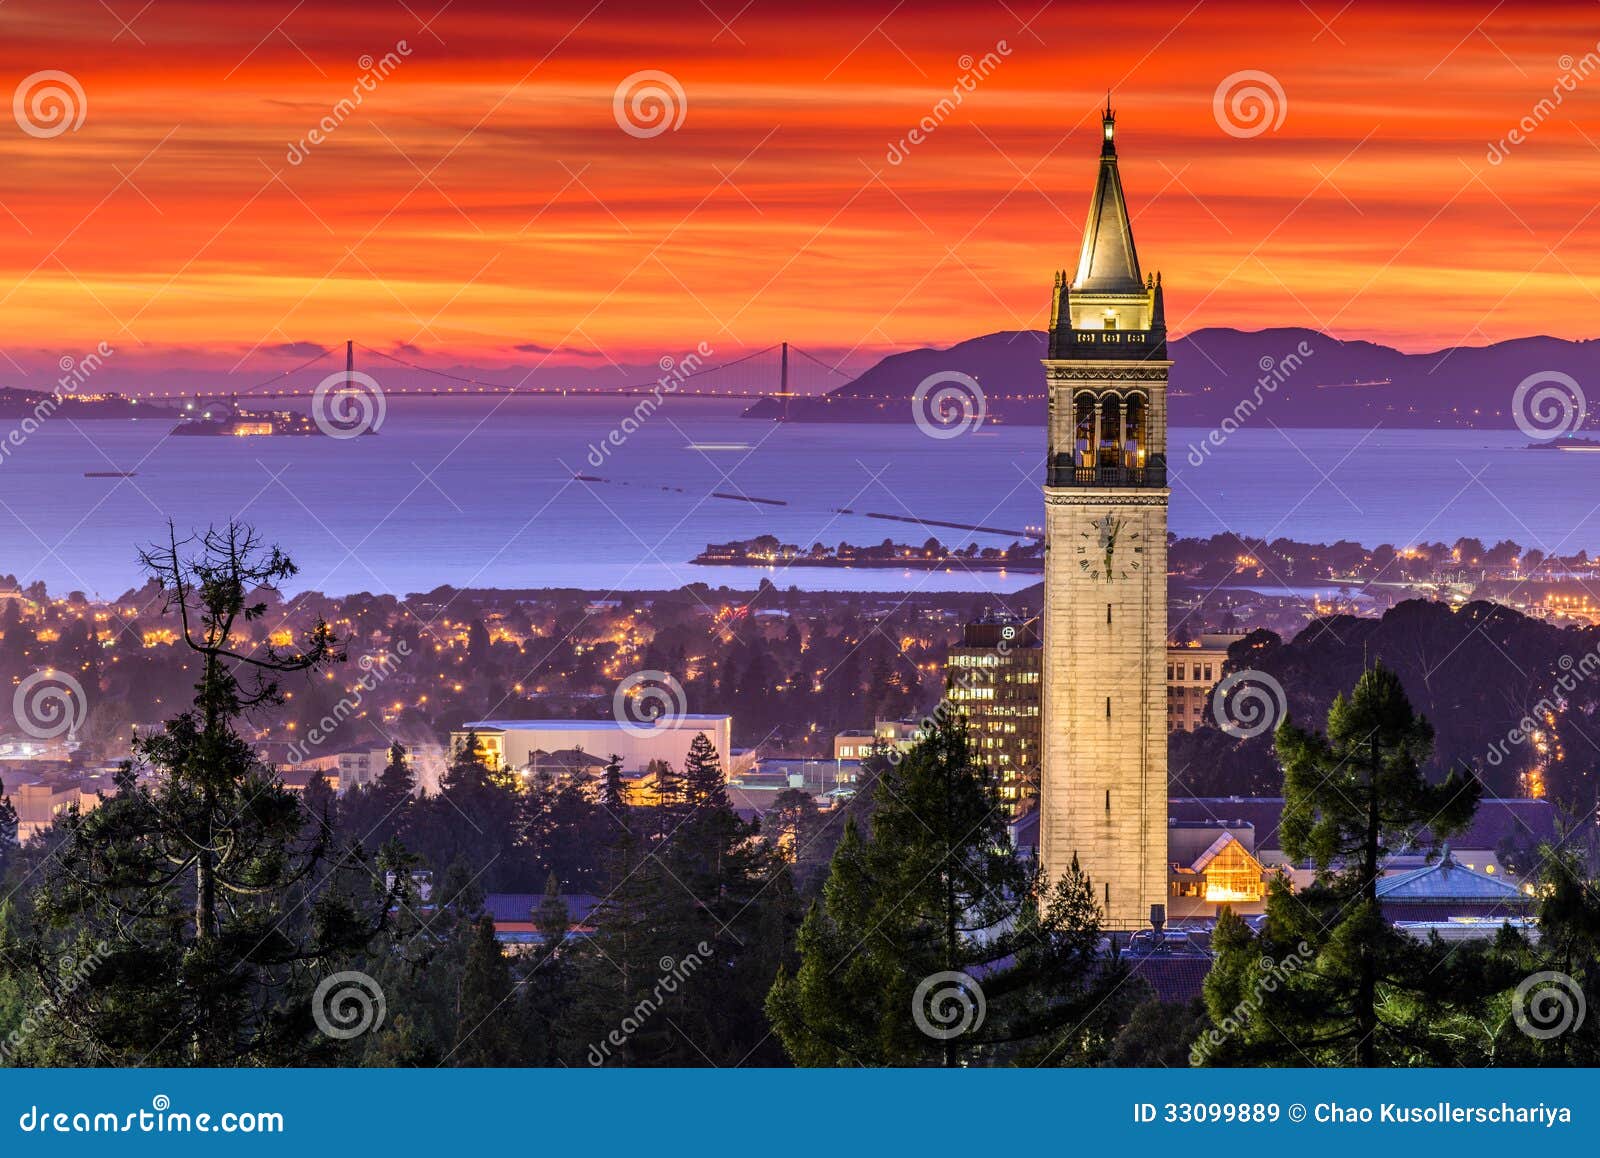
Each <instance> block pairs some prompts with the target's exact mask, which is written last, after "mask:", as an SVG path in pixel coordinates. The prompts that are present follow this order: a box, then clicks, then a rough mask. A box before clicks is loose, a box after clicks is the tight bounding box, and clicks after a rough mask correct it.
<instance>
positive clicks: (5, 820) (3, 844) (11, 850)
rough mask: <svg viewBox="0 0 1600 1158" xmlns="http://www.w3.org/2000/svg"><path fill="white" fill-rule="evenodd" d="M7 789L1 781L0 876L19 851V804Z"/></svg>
mask: <svg viewBox="0 0 1600 1158" xmlns="http://www.w3.org/2000/svg"><path fill="white" fill-rule="evenodd" d="M5 790H6V786H5V783H4V781H0V876H4V874H5V871H6V869H7V868H9V867H10V864H11V861H12V860H13V859H14V858H15V856H16V851H17V824H18V821H17V806H16V805H14V804H12V803H11V797H9V796H7V795H6V794H5Z"/></svg>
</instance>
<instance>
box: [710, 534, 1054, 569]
mask: <svg viewBox="0 0 1600 1158" xmlns="http://www.w3.org/2000/svg"><path fill="white" fill-rule="evenodd" d="M690 562H691V563H703V564H708V565H711V566H722V567H773V566H779V565H782V566H785V567H878V568H885V567H888V568H902V569H906V570H915V571H938V570H943V569H944V568H947V567H960V568H962V569H964V570H967V571H1024V572H1037V573H1043V571H1044V544H1043V543H1038V542H1030V543H1020V542H1013V543H1012V544H1011V545H1010V546H1008V547H979V546H978V545H977V544H976V543H969V544H967V545H966V546H965V547H959V548H958V547H946V546H945V545H944V544H943V543H941V542H939V540H938V539H932V538H930V539H929V540H928V541H927V542H925V543H923V544H922V546H920V547H916V546H912V545H911V544H909V543H896V542H895V541H894V540H892V539H885V540H884V541H883V542H881V543H879V544H877V545H875V546H856V545H854V544H851V543H840V544H839V545H838V546H836V547H829V546H826V545H824V544H822V543H814V544H812V545H811V547H810V548H809V549H806V548H803V547H800V546H798V545H796V544H794V543H783V542H780V541H779V540H778V538H777V536H776V535H757V536H756V537H755V538H754V539H743V540H737V541H735V542H731V543H710V544H707V546H706V549H705V550H704V551H702V552H700V554H698V555H696V556H695V557H694V558H693V559H691V560H690Z"/></svg>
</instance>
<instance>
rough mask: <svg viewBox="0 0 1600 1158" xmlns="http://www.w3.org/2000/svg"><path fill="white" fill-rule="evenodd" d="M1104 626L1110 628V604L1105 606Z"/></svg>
mask: <svg viewBox="0 0 1600 1158" xmlns="http://www.w3.org/2000/svg"><path fill="white" fill-rule="evenodd" d="M1106 626H1107V627H1110V626H1111V604H1109V603H1107V604H1106Z"/></svg>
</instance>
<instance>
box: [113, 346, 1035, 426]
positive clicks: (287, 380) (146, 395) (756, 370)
mask: <svg viewBox="0 0 1600 1158" xmlns="http://www.w3.org/2000/svg"><path fill="white" fill-rule="evenodd" d="M357 350H360V351H361V353H362V354H363V355H366V356H370V357H371V358H374V359H376V360H377V361H378V362H380V363H382V364H383V365H384V366H385V367H399V368H401V370H403V371H406V372H409V373H410V374H411V375H423V376H425V377H426V378H428V379H431V380H433V381H434V382H435V383H436V384H433V385H428V384H419V383H417V382H415V381H411V382H395V381H393V380H392V379H391V380H388V381H382V380H380V388H381V390H382V391H383V394H384V395H385V396H386V397H423V398H427V397H432V398H440V397H450V396H457V397H460V396H473V395H483V396H495V395H500V396H507V395H509V396H516V397H529V398H628V397H640V396H646V395H653V394H656V393H659V392H661V391H662V390H663V389H666V390H667V391H668V392H670V393H671V394H673V395H674V396H676V397H682V398H705V399H718V398H724V399H727V398H745V399H751V400H760V399H768V398H770V399H773V400H775V401H778V402H781V403H783V412H782V415H781V418H780V420H781V419H782V418H787V417H788V410H789V403H790V401H791V400H792V399H795V398H809V397H816V396H820V395H823V394H826V393H827V392H828V391H830V390H833V389H835V388H837V387H839V386H842V385H844V384H846V383H848V382H851V381H853V380H854V379H855V378H856V375H855V374H854V373H851V372H849V371H846V370H843V369H841V368H840V367H839V365H837V364H829V363H828V362H826V361H824V360H823V359H821V358H819V357H817V356H816V355H814V354H811V353H809V352H808V351H806V350H803V349H801V348H800V347H798V346H795V345H794V344H792V343H790V342H786V341H785V342H774V343H772V344H771V345H769V346H764V347H762V348H761V349H759V350H753V351H751V352H750V353H748V354H743V355H740V356H739V357H737V358H731V359H728V360H727V361H723V362H719V363H716V364H714V365H700V364H699V361H698V355H696V354H690V355H687V356H685V357H684V358H683V359H681V360H680V359H672V358H663V359H662V360H661V362H660V364H659V365H660V369H661V374H660V375H658V376H657V377H655V378H652V379H650V380H648V381H643V382H633V383H626V384H623V385H617V386H572V385H567V386H550V385H534V384H531V383H528V382H527V381H526V377H527V375H524V379H523V380H521V381H517V382H505V381H497V380H495V379H493V378H489V377H484V376H481V375H468V374H458V373H454V372H451V371H449V370H440V369H436V368H435V367H432V366H427V365H424V364H422V363H420V362H417V361H415V360H413V359H409V358H404V357H401V356H399V355H397V354H394V353H390V352H388V351H385V350H379V349H375V348H374V347H371V346H367V345H364V344H362V343H360V342H355V341H347V342H346V343H345V369H344V371H343V376H344V377H345V378H346V381H345V382H344V383H339V382H337V380H336V379H337V376H339V375H340V372H339V371H334V373H333V374H332V375H327V374H324V375H321V376H313V375H306V376H305V377H302V375H304V374H305V372H306V371H307V370H311V369H312V367H315V366H318V364H319V363H324V362H325V360H326V359H329V358H331V357H332V356H333V355H334V348H329V349H326V350H322V351H320V352H318V353H317V354H315V355H313V356H312V357H310V358H307V359H306V360H305V361H304V362H302V363H300V364H299V365H298V366H294V367H292V368H290V369H288V370H281V371H279V372H277V373H275V374H273V375H271V376H270V377H268V378H265V379H262V380H261V381H259V382H254V383H251V384H250V385H247V386H238V387H224V386H218V387H216V388H211V389H200V390H195V389H182V390H179V389H152V390H137V391H130V392H127V393H125V394H124V397H128V398H138V399H142V400H149V401H181V400H187V399H195V398H201V399H209V398H216V399H221V398H227V399H234V400H262V401H266V400H270V399H287V398H310V397H312V396H314V395H315V394H316V393H317V391H318V389H319V388H321V389H328V388H330V387H328V386H324V385H323V384H324V383H327V382H328V380H329V378H335V382H334V383H333V384H332V386H331V388H333V389H344V388H350V389H359V388H360V387H359V383H360V382H361V381H362V380H361V379H360V378H358V377H356V369H355V359H356V351H357ZM691 358H694V359H695V364H694V366H693V367H692V368H690V369H685V366H686V364H687V363H688V362H689V361H690V359H691ZM509 373H515V371H509ZM373 377H374V378H376V377H377V376H376V375H373ZM990 396H991V398H992V397H995V396H994V395H993V394H992V392H991V395H990ZM1001 397H1003V398H1005V399H1008V400H1011V399H1015V400H1022V399H1028V398H1037V397H1042V395H1040V394H1030V393H1016V394H1006V395H1003V396H1001ZM852 398H853V399H855V400H859V401H862V402H874V401H877V402H885V403H890V402H892V403H901V404H904V403H905V402H906V401H907V396H906V395H905V394H902V393H889V394H881V395H879V394H872V393H853V394H852Z"/></svg>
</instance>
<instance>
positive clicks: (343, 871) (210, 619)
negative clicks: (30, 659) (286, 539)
mask: <svg viewBox="0 0 1600 1158" xmlns="http://www.w3.org/2000/svg"><path fill="white" fill-rule="evenodd" d="M143 558H144V561H145V564H146V566H147V567H148V568H149V569H150V571H151V574H152V575H153V576H154V577H155V578H156V579H158V580H159V581H161V583H162V585H163V588H164V591H165V593H166V596H167V598H168V600H169V606H170V607H171V608H172V609H174V610H175V611H176V613H177V616H178V619H179V623H180V639H181V642H182V643H183V644H184V645H185V646H187V647H188V648H189V650H190V651H192V652H193V653H194V654H195V655H196V656H197V658H198V660H199V667H200V676H199V682H198V683H197V685H196V693H195V700H194V706H193V707H192V708H191V709H190V710H189V711H186V712H184V713H183V714H181V715H179V716H178V717H176V718H175V719H172V720H170V721H168V722H167V725H166V727H165V730H164V731H163V732H161V733H160V734H158V735H154V736H150V737H148V738H144V739H140V740H138V741H137V742H136V744H135V752H134V760H133V761H132V762H130V763H129V764H126V765H124V767H123V769H122V770H121V771H120V772H119V773H118V775H117V777H116V779H115V786H116V791H115V793H114V794H112V795H111V796H109V797H108V798H107V799H106V800H105V801H104V802H103V803H102V804H101V805H100V807H98V808H96V809H95V810H94V811H92V812H89V813H84V814H79V813H77V812H75V811H73V812H69V813H67V814H66V815H65V816H64V817H62V819H61V821H60V822H59V824H58V828H59V829H60V830H61V831H60V844H59V846H58V848H57V850H56V854H55V856H54V857H53V858H52V860H51V862H50V865H49V867H48V868H47V869H46V870H45V872H44V874H43V875H44V883H43V884H42V886H41V887H40V888H39V889H38V890H37V891H36V893H35V895H34V897H33V915H34V922H33V925H32V927H31V928H30V929H29V930H27V931H25V933H24V934H22V935H21V936H19V938H18V940H17V942H16V943H14V945H13V946H12V947H11V948H12V950H13V952H11V953H9V954H8V956H11V957H12V958H13V959H15V958H16V957H18V956H20V957H21V958H23V959H24V960H25V961H26V962H27V966H28V969H29V971H30V972H31V974H32V978H33V980H34V982H35V984H36V985H38V986H39V987H40V988H41V989H42V990H44V991H46V992H50V993H53V994H56V995H57V996H58V998H59V999H58V1000H56V1001H54V1002H53V1003H51V1005H50V1008H49V1013H48V1014H47V1015H46V1021H47V1022H48V1025H47V1027H46V1029H45V1031H43V1032H41V1033H39V1034H36V1035H35V1036H34V1037H33V1038H30V1040H29V1048H30V1050H32V1051H34V1052H35V1055H36V1060H39V1061H44V1062H48V1063H50V1064H75V1063H77V1064H81V1063H85V1062H89V1063H94V1064H158V1065H181V1064H197V1065H238V1064H290V1063H294V1062H300V1061H305V1060H311V1059H316V1058H323V1057H330V1056H335V1055H336V1053H337V1050H338V1048H339V1047H338V1045H337V1044H336V1043H335V1042H333V1041H331V1040H329V1039H328V1038H326V1037H324V1036H322V1035H320V1034H318V1033H317V1032H316V1030H315V1025H314V1019H313V1011H312V1009H311V1000H310V999H311V995H312V991H313V990H314V988H315V986H316V983H317V981H318V980H319V979H320V977H322V976H324V975H326V974H328V973H332V972H337V971H339V970H340V969H341V968H344V967H347V965H348V963H350V962H351V961H353V960H355V959H356V955H357V954H359V952H360V951H361V950H363V949H364V948H365V947H366V946H368V945H369V944H370V943H371V942H372V941H373V938H374V937H375V935H376V934H377V933H378V932H380V931H381V930H382V929H383V927H384V925H385V923H386V920H387V913H388V910H389V907H390V904H391V903H392V898H391V897H389V896H388V895H386V894H385V892H384V890H383V888H382V887H381V884H378V883H375V880H374V875H373V873H372V871H371V868H370V866H369V865H367V864H366V863H365V861H364V859H363V858H362V856H361V855H360V853H359V850H352V849H342V848H339V847H338V846H337V844H336V842H335V841H334V839H333V837H332V834H331V833H330V832H329V831H328V830H327V829H325V828H324V827H323V826H322V825H320V824H311V825H307V823H306V814H305V812H304V810H303V807H302V802H301V801H300V800H299V799H298V798H297V797H296V795H295V794H294V793H292V792H290V791H288V790H286V789H285V788H284V787H283V786H282V784H281V783H280V782H279V781H278V780H277V778H276V776H275V775H274V774H273V773H272V770H271V769H270V768H267V767H264V766H263V765H262V764H261V763H260V761H259V760H258V759H257V758H256V756H255V754H254V752H253V751H252V750H251V747H250V745H249V743H248V742H247V741H246V740H245V739H244V738H243V737H241V736H240V735H239V734H238V732H237V731H236V730H235V726H234V725H235V721H236V720H238V719H239V717H240V716H241V715H242V714H243V713H244V712H245V711H247V710H250V709H260V708H263V707H268V706H271V705H273V704H276V703H278V702H279V700H280V698H281V697H280V693H279V681H280V680H281V679H282V678H283V677H284V676H285V675H286V674H289V673H295V672H312V671H315V670H318V669H320V668H323V667H324V666H326V665H328V664H330V663H333V662H335V661H337V660H338V659H341V658H342V656H341V655H340V653H339V651H338V647H337V643H336V641H335V640H334V637H333V634H332V632H331V631H330V630H329V629H328V628H327V626H326V625H325V624H323V623H321V622H318V623H317V624H315V625H314V626H313V628H312V629H311V631H310V632H309V633H308V634H307V636H306V637H305V638H304V639H303V640H302V641H301V643H300V644H299V646H298V647H297V648H296V649H294V650H292V651H284V650H281V649H280V648H278V647H277V646H275V645H273V644H271V643H267V642H262V641H260V640H259V639H257V640H256V641H255V642H246V641H245V640H244V639H243V638H241V636H242V634H243V631H244V628H245V627H246V625H249V624H254V623H256V622H258V621H260V620H261V618H262V617H263V615H264V614H265V610H266V606H267V604H266V601H265V599H264V598H262V597H261V595H260V593H261V592H262V591H268V592H270V591H271V590H273V589H274V588H275V586H276V584H277V583H279V582H280V581H282V580H285V579H287V578H289V577H291V576H292V575H294V574H295V567H294V564H293V563H292V562H291V561H290V560H289V559H288V558H287V557H286V556H284V555H283V554H282V553H281V552H280V551H278V550H277V549H276V548H272V549H266V548H263V547H261V545H260V544H259V542H258V540H257V538H256V536H255V534H254V532H253V531H252V530H251V529H250V528H249V527H246V526H242V525H239V524H229V525H228V526H227V527H225V528H222V529H211V530H208V531H206V532H204V533H202V534H200V535H198V536H196V537H195V538H193V539H190V540H186V541H183V542H180V541H179V540H178V538H177V536H176V533H173V534H172V535H170V536H169V541H168V543H167V544H166V545H164V546H161V547H158V548H152V549H151V550H150V551H147V552H145V553H144V556H143ZM254 634H258V635H264V634H265V633H264V632H261V633H254ZM136 766H143V767H148V768H149V769H150V770H151V771H152V773H153V775H152V776H151V777H150V779H148V780H143V779H141V778H140V777H139V776H138V775H137V774H136V772H135V767H136ZM363 898H365V900H363ZM67 960H75V961H76V962H78V963H79V965H78V966H77V973H76V974H75V975H74V976H73V977H72V978H70V979H69V978H65V977H64V976H63V974H62V972H61V970H62V966H61V964H60V963H61V962H63V961H67ZM85 962H87V963H88V964H83V963H85ZM69 981H70V983H69Z"/></svg>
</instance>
